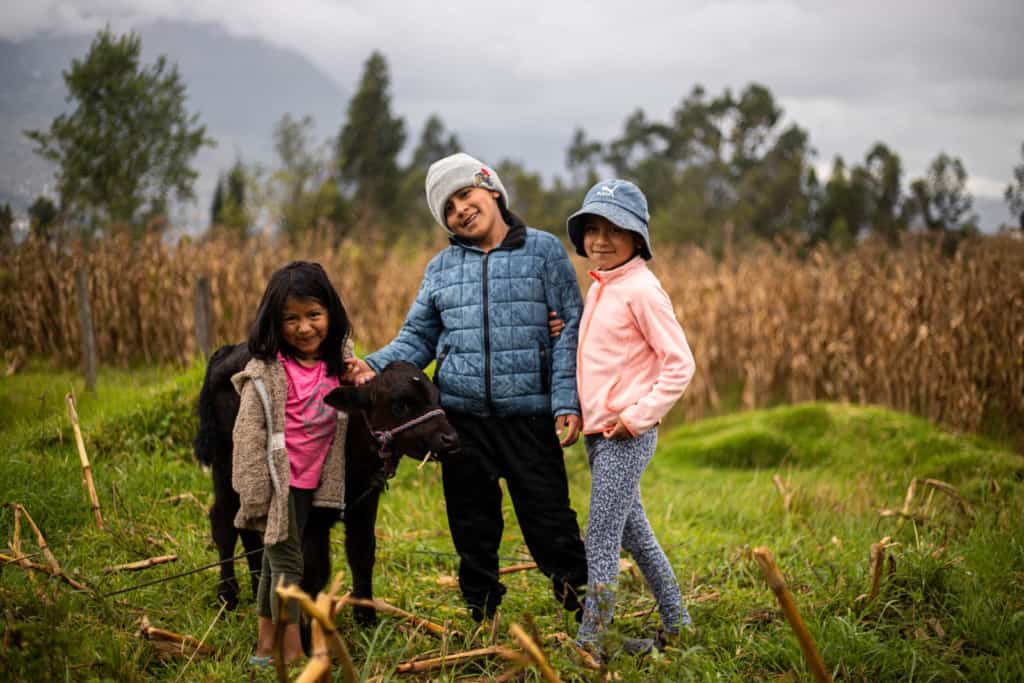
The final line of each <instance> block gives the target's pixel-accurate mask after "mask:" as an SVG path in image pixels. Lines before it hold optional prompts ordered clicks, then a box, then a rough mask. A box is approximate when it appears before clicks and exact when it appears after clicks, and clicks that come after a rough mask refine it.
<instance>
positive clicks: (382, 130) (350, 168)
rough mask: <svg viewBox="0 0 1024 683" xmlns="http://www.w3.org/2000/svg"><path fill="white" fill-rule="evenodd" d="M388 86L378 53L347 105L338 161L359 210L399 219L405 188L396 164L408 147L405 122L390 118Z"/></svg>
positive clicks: (339, 169) (365, 67) (384, 66)
mask: <svg viewBox="0 0 1024 683" xmlns="http://www.w3.org/2000/svg"><path fill="white" fill-rule="evenodd" d="M390 84H391V78H390V76H389V74H388V65H387V61H386V60H385V59H384V56H383V55H382V54H380V53H379V52H374V53H373V54H371V55H370V57H369V58H368V59H367V60H366V64H365V65H364V68H363V77H362V80H361V81H360V84H359V89H358V90H357V91H356V93H355V95H353V97H352V99H351V100H350V101H349V105H348V120H347V121H346V123H345V125H344V126H343V127H342V129H341V133H340V135H339V136H338V153H337V159H338V172H339V177H340V179H341V181H342V184H343V186H344V188H345V189H346V192H347V194H349V195H350V196H351V197H352V198H353V199H354V200H355V202H356V203H357V204H358V205H359V207H360V208H361V209H363V210H371V211H372V210H373V209H377V210H384V211H386V212H391V213H393V214H396V213H397V208H398V207H396V204H397V202H395V199H396V197H397V196H398V193H399V186H400V183H401V173H400V171H399V168H398V161H397V158H398V153H399V152H400V151H401V150H402V146H403V145H404V144H405V121H404V120H403V119H401V118H399V117H395V116H392V114H391V93H390V92H389V89H390Z"/></svg>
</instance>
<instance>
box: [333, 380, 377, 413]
mask: <svg viewBox="0 0 1024 683" xmlns="http://www.w3.org/2000/svg"><path fill="white" fill-rule="evenodd" d="M324 402H325V403H327V405H329V406H331V407H332V408H336V409H337V410H343V411H345V412H346V413H351V412H353V411H356V410H363V409H366V408H369V407H370V404H371V402H372V400H371V397H370V388H369V387H366V386H358V387H352V386H343V387H338V388H337V389H333V390H332V391H331V393H329V394H327V395H326V396H324Z"/></svg>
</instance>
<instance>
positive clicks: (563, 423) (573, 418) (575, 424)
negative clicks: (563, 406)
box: [555, 415, 582, 448]
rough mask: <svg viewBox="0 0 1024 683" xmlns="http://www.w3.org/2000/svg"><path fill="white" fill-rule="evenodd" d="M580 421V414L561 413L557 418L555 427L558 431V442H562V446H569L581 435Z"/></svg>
mask: <svg viewBox="0 0 1024 683" xmlns="http://www.w3.org/2000/svg"><path fill="white" fill-rule="evenodd" d="M581 426H582V423H581V422H580V416H579V415H559V416H558V417H556V418H555V429H556V430H557V431H558V443H559V444H561V446H562V448H567V447H569V446H571V445H573V444H574V443H576V439H578V438H579V436H580V427H581Z"/></svg>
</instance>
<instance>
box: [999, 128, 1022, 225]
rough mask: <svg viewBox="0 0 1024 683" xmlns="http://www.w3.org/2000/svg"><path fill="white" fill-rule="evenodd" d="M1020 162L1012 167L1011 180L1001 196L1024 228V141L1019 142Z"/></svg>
mask: <svg viewBox="0 0 1024 683" xmlns="http://www.w3.org/2000/svg"><path fill="white" fill-rule="evenodd" d="M1020 158H1021V162H1020V163H1019V164H1017V165H1016V166H1014V167H1013V182H1012V183H1010V184H1009V185H1007V186H1006V192H1004V193H1003V198H1005V199H1006V206H1007V207H1008V208H1009V209H1010V215H1011V216H1013V217H1014V218H1016V219H1017V220H1018V221H1019V222H1020V229H1021V230H1024V142H1022V143H1020Z"/></svg>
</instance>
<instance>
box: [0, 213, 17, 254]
mask: <svg viewBox="0 0 1024 683" xmlns="http://www.w3.org/2000/svg"><path fill="white" fill-rule="evenodd" d="M12 244H14V212H13V211H11V204H10V202H6V203H4V205H3V206H0V247H9V246H11V245H12Z"/></svg>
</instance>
